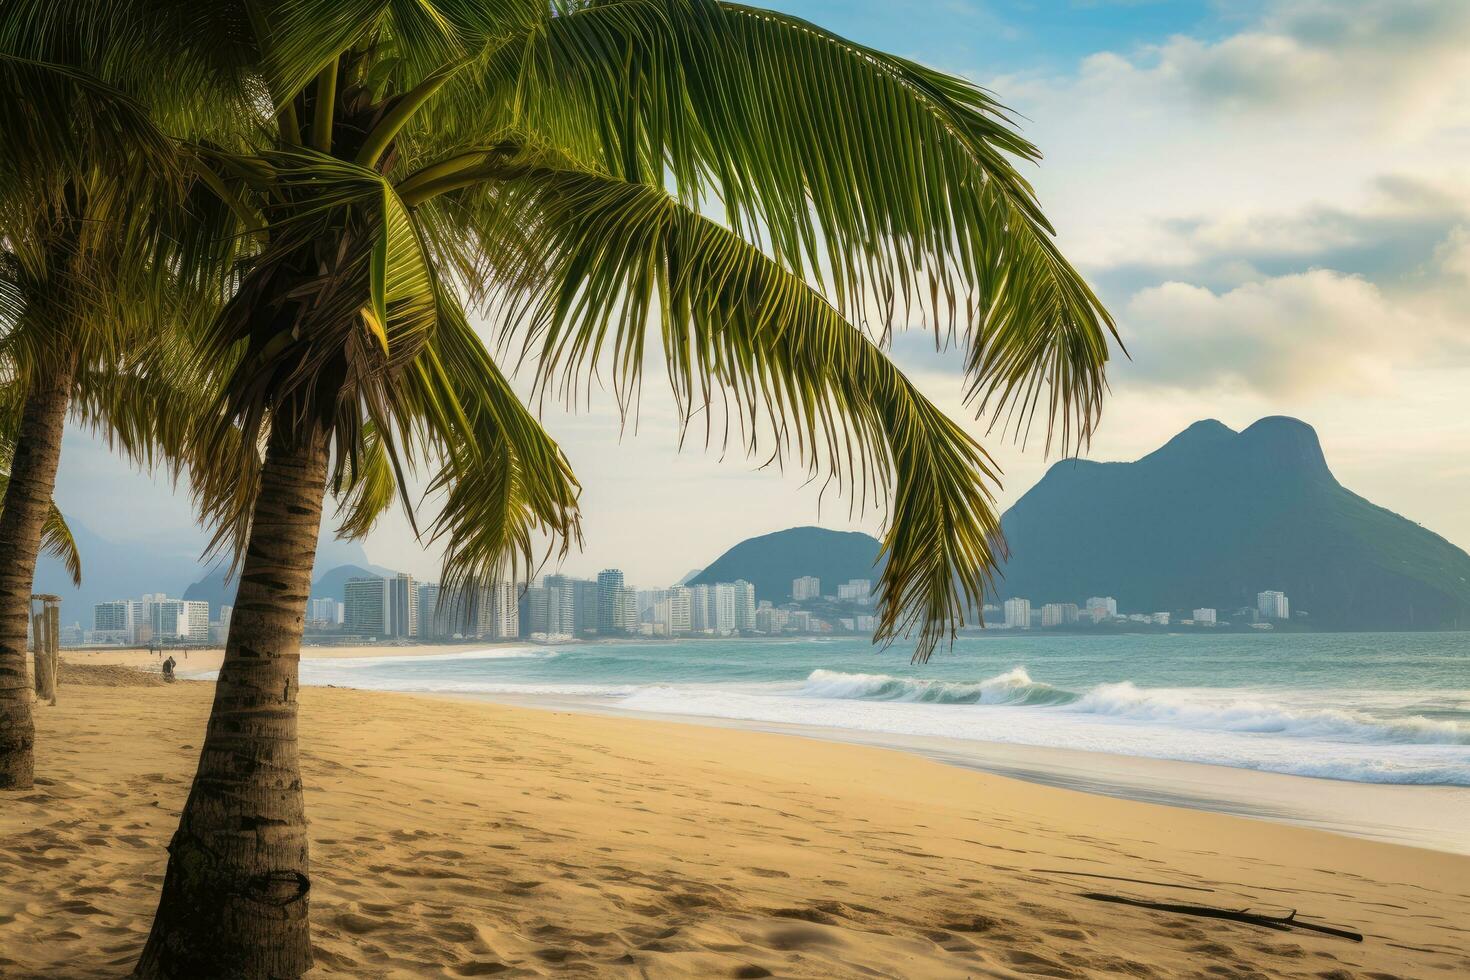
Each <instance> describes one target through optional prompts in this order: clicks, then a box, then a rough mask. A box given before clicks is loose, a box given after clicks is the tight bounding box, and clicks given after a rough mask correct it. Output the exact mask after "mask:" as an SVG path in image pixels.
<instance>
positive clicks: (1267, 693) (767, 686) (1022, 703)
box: [301, 632, 1470, 787]
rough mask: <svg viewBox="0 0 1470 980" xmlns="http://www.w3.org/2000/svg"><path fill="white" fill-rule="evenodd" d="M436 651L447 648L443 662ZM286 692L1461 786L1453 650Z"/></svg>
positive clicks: (1466, 713) (1111, 654) (573, 670)
mask: <svg viewBox="0 0 1470 980" xmlns="http://www.w3.org/2000/svg"><path fill="white" fill-rule="evenodd" d="M446 649H447V650H453V648H446ZM301 679H302V683H303V684H336V685H340V686H348V687H357V688H370V689H375V690H395V691H416V692H439V693H456V694H471V695H484V696H489V697H500V698H503V699H511V700H518V701H524V700H527V699H529V700H532V701H543V702H547V701H550V702H555V703H557V704H559V705H564V706H565V705H571V706H577V705H582V706H584V707H587V708H589V709H593V710H603V711H627V712H638V713H652V714H658V715H664V716H696V717H700V718H707V719H722V720H725V721H727V722H741V723H750V724H752V725H754V726H757V727H760V726H765V727H777V726H818V727H819V728H821V729H824V730H827V731H836V732H839V733H842V732H846V733H849V734H850V735H852V736H853V737H854V739H855V740H860V741H877V742H880V743H882V742H884V741H885V740H889V741H895V740H901V739H912V738H926V739H944V740H947V741H948V742H950V743H987V744H996V743H1000V744H1010V745H1020V746H1035V747H1042V748H1048V749H1067V750H1081V751H1087V752H1105V753H1111V754H1114V755H1120V756H1134V757H1144V758H1151V759H1160V760H1177V761H1181V762H1192V763H1207V764H1211V765H1217V766H1229V767H1234V768H1238V769H1246V770H1257V771H1263V772H1270V773H1281V774H1287V775H1293V776H1311V777H1319V778H1326V779H1332V780H1345V781H1351V782H1358V783H1376V784H1413V785H1419V786H1445V787H1467V786H1470V633H1315V634H1303V633H1282V634H1270V633H1251V634H1240V633H1236V632H1220V633H1214V634H1198V633H1194V634H1178V635H1143V634H1138V635H1131V634H1124V635H1095V636H1089V635H1085V634H1081V635H1079V634H1030V635H1015V634H998V635H988V636H983V637H963V638H961V639H959V640H958V641H957V642H956V643H955V645H954V647H953V648H952V649H950V650H948V651H944V650H941V651H940V652H938V653H936V654H935V657H934V658H933V660H931V661H930V662H929V663H928V664H924V665H911V664H910V663H909V659H908V651H907V650H906V649H903V648H901V647H899V646H894V647H892V648H890V649H888V650H886V651H885V650H879V649H877V648H875V647H873V646H872V645H870V644H868V643H866V642H863V641H861V640H857V639H823V638H784V639H771V640H761V639H729V640H683V641H678V640H675V641H666V640H661V641H653V640H648V641H637V640H627V641H599V642H585V643H568V644H564V645H560V646H546V647H542V646H531V645H524V646H511V645H500V646H494V647H488V648H479V649H474V648H466V649H464V650H463V651H456V652H446V653H444V654H442V655H428V656H413V657H395V656H392V655H391V654H390V655H385V656H381V657H378V656H375V657H360V658H352V659H338V660H325V659H323V660H310V659H308V660H303V662H302V666H301Z"/></svg>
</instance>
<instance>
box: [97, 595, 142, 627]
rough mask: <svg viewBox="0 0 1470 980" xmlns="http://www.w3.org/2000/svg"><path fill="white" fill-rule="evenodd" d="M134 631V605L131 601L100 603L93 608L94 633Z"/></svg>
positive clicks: (120, 600)
mask: <svg viewBox="0 0 1470 980" xmlns="http://www.w3.org/2000/svg"><path fill="white" fill-rule="evenodd" d="M132 631H133V603H132V600H130V599H117V600H115V601H113V602H99V603H97V604H96V605H95V606H93V607H92V632H94V633H113V632H126V633H129V634H131V633H132Z"/></svg>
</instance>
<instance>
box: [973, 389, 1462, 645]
mask: <svg viewBox="0 0 1470 980" xmlns="http://www.w3.org/2000/svg"><path fill="white" fill-rule="evenodd" d="M1002 526H1003V527H1004V529H1005V534H1006V540H1007V542H1008V543H1009V545H1010V550H1011V559H1010V561H1009V562H1008V563H1007V564H1006V565H1005V566H1004V568H1003V569H1002V571H1003V576H1004V577H1003V578H999V579H997V585H998V588H999V590H1000V592H1001V595H1002V597H1004V596H1024V597H1026V598H1029V599H1030V600H1031V602H1032V603H1033V605H1035V604H1038V603H1042V602H1079V603H1080V602H1081V601H1082V600H1084V599H1086V598H1087V597H1088V596H1094V595H1111V596H1115V597H1116V598H1117V600H1118V605H1119V608H1120V609H1128V610H1130V611H1139V612H1151V611H1154V610H1168V611H1174V610H1187V609H1192V608H1194V607H1196V606H1212V607H1215V608H1219V609H1222V610H1223V609H1232V608H1236V607H1240V606H1247V605H1254V604H1255V595H1256V593H1257V592H1260V591H1264V590H1267V589H1275V590H1280V591H1282V592H1285V593H1286V594H1287V596H1288V598H1289V600H1290V602H1291V608H1292V610H1293V612H1296V611H1302V612H1306V613H1308V614H1309V620H1308V621H1309V622H1311V623H1313V624H1315V625H1318V626H1322V627H1328V628H1336V629H1442V628H1453V627H1459V628H1466V627H1470V555H1467V554H1466V553H1465V552H1464V551H1462V550H1461V549H1459V548H1457V547H1455V546H1454V545H1453V544H1451V543H1450V542H1448V541H1446V540H1445V539H1444V538H1442V537H1440V536H1439V535H1437V534H1434V533H1433V532H1431V531H1428V530H1426V529H1425V528H1423V527H1420V526H1419V525H1418V524H1415V523H1414V522H1413V521H1410V520H1407V519H1405V518H1403V517H1400V516H1399V515H1397V514H1395V513H1393V512H1391V511H1388V510H1385V509H1384V508H1382V507H1378V506H1376V505H1374V504H1372V503H1370V502H1369V501H1367V500H1365V499H1363V498H1362V497H1360V496H1358V495H1357V494H1355V493H1353V492H1352V491H1351V490H1348V489H1347V488H1346V487H1344V486H1343V485H1342V484H1341V483H1339V482H1338V481H1337V479H1336V477H1334V476H1333V475H1332V471H1331V469H1330V468H1329V467H1328V465H1327V459H1326V457H1325V456H1324V455H1323V453H1322V446H1321V444H1320V443H1319V442H1318V440H1317V433H1316V431H1315V430H1313V429H1312V427H1311V426H1310V425H1307V424H1306V423H1305V422H1301V421H1299V420H1297V419H1292V418H1285V417H1279V416H1278V417H1272V418H1264V419H1261V420H1260V421H1259V422H1256V423H1255V424H1254V425H1252V426H1250V427H1249V428H1247V429H1245V430H1244V431H1242V432H1235V431H1234V430H1232V429H1230V428H1228V427H1227V426H1225V425H1223V424H1221V423H1220V422H1217V421H1214V420H1213V419H1211V420H1206V421H1203V422H1196V423H1195V424H1194V425H1191V426H1190V427H1189V428H1187V429H1185V430H1184V431H1183V432H1181V433H1179V435H1177V436H1175V437H1174V438H1173V439H1171V440H1170V441H1169V442H1168V443H1167V444H1165V445H1164V446H1163V447H1162V448H1160V449H1158V450H1156V451H1155V452H1152V453H1150V454H1149V455H1147V456H1145V457H1143V458H1142V459H1139V460H1137V461H1135V462H1132V463H1096V462H1090V461H1087V460H1067V461H1063V462H1060V463H1057V464H1056V465H1054V466H1052V467H1051V469H1050V470H1049V471H1048V472H1047V474H1046V476H1044V477H1043V478H1042V479H1041V481H1040V482H1038V483H1037V484H1036V486H1034V487H1032V488H1031V490H1030V491H1028V492H1027V493H1026V495H1025V496H1024V497H1022V498H1021V499H1020V500H1018V501H1017V502H1016V504H1015V506H1013V507H1011V508H1010V510H1008V511H1006V513H1005V515H1004V516H1003V519H1002Z"/></svg>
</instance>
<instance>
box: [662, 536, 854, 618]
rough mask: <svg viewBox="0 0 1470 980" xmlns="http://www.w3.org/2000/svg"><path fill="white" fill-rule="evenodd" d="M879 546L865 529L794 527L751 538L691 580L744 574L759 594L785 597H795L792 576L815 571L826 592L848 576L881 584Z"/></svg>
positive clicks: (729, 578) (709, 580)
mask: <svg viewBox="0 0 1470 980" xmlns="http://www.w3.org/2000/svg"><path fill="white" fill-rule="evenodd" d="M878 548H879V544H878V540H877V539H876V538H874V537H873V536H872V535H868V534H863V533H862V532H861V531H829V530H827V529H826V528H824V527H793V528H788V529H787V530H785V531H776V532H774V533H772V534H763V535H761V536H760V537H757V538H747V539H745V540H744V541H742V542H740V543H739V544H737V545H736V546H735V547H733V548H731V549H730V550H729V551H727V552H725V553H724V554H723V555H721V556H720V557H719V558H716V559H715V560H714V562H712V563H711V564H710V565H709V566H708V567H707V568H705V570H704V571H702V572H700V573H699V574H698V575H695V576H693V577H692V578H690V579H689V580H688V583H687V584H689V585H707V584H710V583H713V582H733V581H735V580H736V579H744V580H745V581H747V582H749V583H750V584H752V585H754V586H755V596H756V598H757V599H769V600H771V601H772V602H775V603H781V602H786V601H788V600H789V599H790V598H791V580H792V579H795V578H799V577H800V576H802V575H815V576H817V577H818V578H820V579H821V580H822V591H823V593H825V594H828V595H830V594H833V593H835V592H836V590H837V586H838V585H840V584H841V583H843V582H846V581H847V580H848V579H854V578H866V579H872V580H873V582H874V584H875V585H876V584H877V580H878V573H879V571H881V566H875V565H874V561H875V560H876V559H877V557H878Z"/></svg>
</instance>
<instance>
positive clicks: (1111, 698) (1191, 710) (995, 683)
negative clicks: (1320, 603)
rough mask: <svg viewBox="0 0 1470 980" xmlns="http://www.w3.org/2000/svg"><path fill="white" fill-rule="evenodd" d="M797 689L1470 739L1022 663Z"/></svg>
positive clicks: (1412, 718)
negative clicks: (1078, 684) (1081, 678)
mask: <svg viewBox="0 0 1470 980" xmlns="http://www.w3.org/2000/svg"><path fill="white" fill-rule="evenodd" d="M797 693H798V694H799V695H800V696H802V697H807V698H820V699H823V700H838V701H848V700H851V701H896V702H907V703H919V704H948V705H995V706H1014V707H1034V708H1049V709H1053V710H1055V711H1063V712H1067V713H1069V714H1080V715H1096V716H1100V717H1104V718H1116V719H1119V720H1123V721H1132V722H1144V723H1151V724H1160V725H1168V726H1170V727H1174V728H1184V729H1196V730H1200V731H1224V732H1238V733H1242V734H1263V735H1282V736H1287V737H1292V736H1295V737H1301V738H1319V739H1328V740H1335V741H1353V742H1368V743H1387V744H1405V745H1470V725H1467V724H1466V723H1464V722H1460V721H1453V720H1444V719H1436V718H1425V717H1423V716H1422V715H1406V716H1400V717H1382V716H1376V715H1372V714H1368V713H1365V712H1358V711H1351V710H1347V709H1342V708H1321V707H1303V706H1291V705H1287V704H1282V703H1279V702H1275V701H1271V700H1267V699H1262V698H1250V697H1239V696H1230V695H1228V694H1227V693H1226V692H1215V691H1207V690H1201V689H1164V688H1152V689H1151V688H1140V687H1138V686H1137V685H1135V684H1133V683H1131V682H1128V681H1123V682H1121V683H1117V684H1099V685H1098V686H1096V687H1094V688H1092V689H1090V690H1088V691H1087V692H1085V693H1083V694H1077V693H1075V692H1073V691H1069V690H1066V689H1065V688H1060V687H1055V686H1053V685H1051V684H1046V683H1044V682H1041V681H1037V680H1035V679H1033V678H1032V677H1031V675H1030V674H1029V673H1028V672H1027V671H1026V668H1024V667H1016V668H1014V669H1013V670H1008V671H1006V672H1005V673H1003V674H997V675H996V676H994V677H988V678H986V679H984V680H981V681H937V680H920V679H914V678H906V677H893V676H891V675H888V674H849V673H844V672H842V671H833V670H814V671H812V673H811V674H810V675H809V676H808V677H807V679H806V682H805V683H804V684H803V685H802V686H801V688H800V690H799V691H798V692H797Z"/></svg>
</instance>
